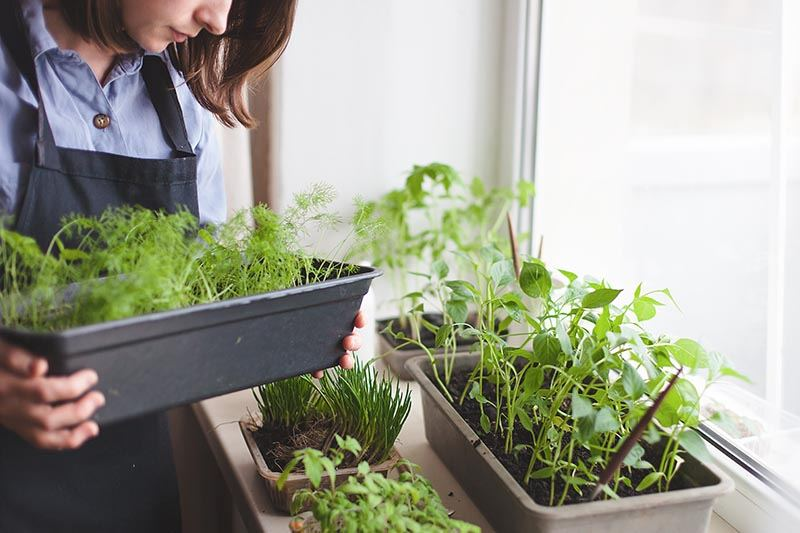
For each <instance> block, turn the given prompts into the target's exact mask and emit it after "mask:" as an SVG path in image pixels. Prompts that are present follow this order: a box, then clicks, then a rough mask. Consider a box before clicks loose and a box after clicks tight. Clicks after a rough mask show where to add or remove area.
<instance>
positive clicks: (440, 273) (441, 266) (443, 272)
mask: <svg viewBox="0 0 800 533" xmlns="http://www.w3.org/2000/svg"><path fill="white" fill-rule="evenodd" d="M431 268H432V269H433V273H434V275H435V276H436V277H437V278H439V279H444V278H446V277H447V274H448V273H449V272H450V267H448V266H447V263H445V262H444V261H443V260H442V259H437V260H436V261H434V262H433V265H432V266H431Z"/></svg>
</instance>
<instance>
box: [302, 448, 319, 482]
mask: <svg viewBox="0 0 800 533" xmlns="http://www.w3.org/2000/svg"><path fill="white" fill-rule="evenodd" d="M303 468H304V469H305V472H306V475H307V476H308V480H309V481H310V482H311V486H312V487H314V488H316V487H319V485H320V483H321V481H322V464H321V463H320V461H319V459H318V458H316V457H314V456H311V455H305V456H303Z"/></svg>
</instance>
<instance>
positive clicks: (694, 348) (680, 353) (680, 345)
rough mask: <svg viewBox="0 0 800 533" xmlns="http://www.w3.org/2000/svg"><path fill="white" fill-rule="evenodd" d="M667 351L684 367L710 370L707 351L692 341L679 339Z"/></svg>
mask: <svg viewBox="0 0 800 533" xmlns="http://www.w3.org/2000/svg"><path fill="white" fill-rule="evenodd" d="M667 349H668V350H669V352H670V353H671V354H672V356H673V357H674V358H675V360H676V361H678V362H679V363H680V364H682V365H683V366H686V367H689V368H692V369H694V368H708V357H707V356H706V351H705V349H704V348H703V347H702V346H701V345H700V344H699V343H698V342H696V341H693V340H692V339H678V340H676V341H675V342H674V343H672V345H670V346H668V347H667Z"/></svg>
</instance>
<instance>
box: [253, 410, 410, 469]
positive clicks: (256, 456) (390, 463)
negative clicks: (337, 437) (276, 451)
mask: <svg viewBox="0 0 800 533" xmlns="http://www.w3.org/2000/svg"><path fill="white" fill-rule="evenodd" d="M239 428H240V429H241V431H242V436H243V437H244V440H245V442H246V443H247V449H248V450H249V451H250V456H251V457H252V458H253V462H255V464H256V467H257V469H258V474H259V475H260V476H261V477H262V478H264V479H266V480H269V481H277V479H278V478H279V477H280V476H281V472H276V471H274V470H271V469H270V468H269V467H268V466H267V463H266V461H264V456H263V454H262V453H261V450H260V449H259V447H258V444H257V443H256V440H255V439H254V438H253V429H258V425H257V424H256V423H255V422H254V421H253V419H252V417H251V416H250V415H245V416H243V417H242V418H241V419H240V420H239ZM400 459H402V457H401V456H400V453H399V452H398V451H397V448H396V447H394V446H392V450H391V451H390V452H389V457H388V458H387V459H386V460H385V461H383V462H381V463H378V464H376V465H370V470H372V471H382V470H387V471H388V470H391V469H392V468H393V467H394V465H395V464H397V462H398V461H399V460H400ZM356 474H358V467H355V466H354V467H350V468H337V469H336V477H337V478H339V477H347V476H355V475H356ZM328 477H329V476H328V474H327V473H326V472H323V473H322V479H323V480H325V479H328ZM304 479H308V476H306V475H305V474H300V473H296V472H292V473H291V474H289V476H288V477H287V478H286V481H287V482H289V481H294V480H304Z"/></svg>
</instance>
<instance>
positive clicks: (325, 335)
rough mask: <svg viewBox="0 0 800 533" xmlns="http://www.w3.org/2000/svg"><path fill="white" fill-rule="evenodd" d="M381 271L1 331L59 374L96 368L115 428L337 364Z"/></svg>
mask: <svg viewBox="0 0 800 533" xmlns="http://www.w3.org/2000/svg"><path fill="white" fill-rule="evenodd" d="M380 275H381V272H380V271H379V270H376V269H374V268H368V267H358V269H357V271H356V272H355V273H354V274H351V275H348V276H343V277H341V278H338V279H331V280H328V281H323V282H320V283H313V284H310V285H303V286H300V287H293V288H291V289H284V290H280V291H273V292H268V293H263V294H257V295H253V296H247V297H242V298H235V299H231V300H225V301H221V302H214V303H210V304H202V305H196V306H192V307H187V308H183V309H176V310H172V311H164V312H159V313H152V314H147V315H141V316H137V317H133V318H126V319H123V320H116V321H112V322H104V323H101V324H93V325H90V326H82V327H77V328H72V329H67V330H64V331H60V332H56V333H33V332H29V331H24V330H15V329H11V328H6V327H2V326H0V337H2V338H3V339H4V340H5V341H6V342H9V343H13V344H16V345H19V346H22V347H24V348H26V349H27V350H29V351H30V352H32V353H35V354H39V355H41V356H43V357H46V358H47V360H48V363H49V365H50V373H51V374H70V373H72V372H75V371H77V370H80V369H83V368H92V369H94V370H96V371H97V373H98V375H99V377H100V381H99V383H98V384H97V387H96V388H97V390H100V391H101V392H103V394H104V395H105V397H106V405H105V407H103V408H102V409H100V410H99V411H98V412H97V414H96V416H95V419H96V420H97V421H98V423H100V424H109V423H112V422H118V421H120V420H124V419H128V418H132V417H135V416H138V415H143V414H146V413H150V412H154V411H159V410H162V409H167V408H169V407H173V406H176V405H181V404H186V403H191V402H195V401H198V400H202V399H204V398H210V397H213V396H218V395H220V394H225V393H228V392H233V391H237V390H241V389H245V388H249V387H253V386H256V385H260V384H262V383H268V382H272V381H278V380H280V379H284V378H288V377H291V376H296V375H299V374H304V373H307V372H311V371H314V370H319V369H322V368H328V367H331V366H334V365H336V363H337V362H338V359H339V357H341V356H342V354H343V353H344V350H343V348H342V347H341V341H342V339H343V338H344V337H345V336H346V335H348V334H349V332H350V331H351V330H352V328H353V319H354V318H355V315H356V312H357V311H358V308H359V306H360V305H361V299H362V298H363V297H364V295H365V294H366V293H367V290H368V289H369V286H370V283H371V282H372V279H373V278H376V277H378V276H380Z"/></svg>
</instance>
